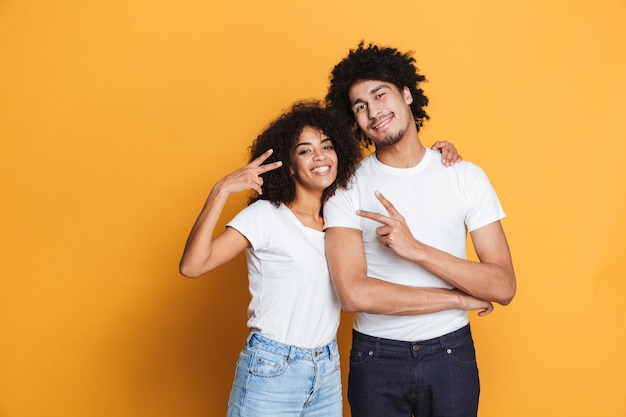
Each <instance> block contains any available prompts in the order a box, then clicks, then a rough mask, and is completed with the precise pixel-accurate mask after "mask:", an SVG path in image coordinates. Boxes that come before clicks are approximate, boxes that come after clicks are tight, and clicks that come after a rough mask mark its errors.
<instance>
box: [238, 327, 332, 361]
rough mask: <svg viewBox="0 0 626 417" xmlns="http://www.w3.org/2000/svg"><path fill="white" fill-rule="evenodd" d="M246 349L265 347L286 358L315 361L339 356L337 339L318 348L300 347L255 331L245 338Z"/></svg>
mask: <svg viewBox="0 0 626 417" xmlns="http://www.w3.org/2000/svg"><path fill="white" fill-rule="evenodd" d="M246 347H247V348H248V349H265V350H269V351H271V352H273V353H276V354H278V355H281V356H284V357H286V358H288V359H304V360H312V361H317V360H320V359H333V358H335V357H337V356H339V348H338V347H337V340H336V339H335V338H333V340H331V341H330V343H329V344H327V345H325V346H321V347H318V348H301V347H297V346H290V345H286V344H284V343H280V342H277V341H275V340H273V339H270V338H268V337H265V336H263V335H261V334H259V333H257V332H250V334H249V335H248V339H247V340H246Z"/></svg>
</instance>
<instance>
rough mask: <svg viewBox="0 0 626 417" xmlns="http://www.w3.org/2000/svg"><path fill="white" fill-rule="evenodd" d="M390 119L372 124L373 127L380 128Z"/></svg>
mask: <svg viewBox="0 0 626 417" xmlns="http://www.w3.org/2000/svg"><path fill="white" fill-rule="evenodd" d="M389 120H390V119H385V120H383V121H382V122H380V123H378V124H377V125H374V129H380V128H381V127H383V126H385V125H386V124H387V123H389Z"/></svg>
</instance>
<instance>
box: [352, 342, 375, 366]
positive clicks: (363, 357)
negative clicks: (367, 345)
mask: <svg viewBox="0 0 626 417" xmlns="http://www.w3.org/2000/svg"><path fill="white" fill-rule="evenodd" d="M372 353H373V352H372V351H371V350H369V349H361V348H360V347H358V346H352V349H350V363H351V364H352V365H360V364H362V363H365V362H366V361H367V360H368V359H369V358H371V357H372Z"/></svg>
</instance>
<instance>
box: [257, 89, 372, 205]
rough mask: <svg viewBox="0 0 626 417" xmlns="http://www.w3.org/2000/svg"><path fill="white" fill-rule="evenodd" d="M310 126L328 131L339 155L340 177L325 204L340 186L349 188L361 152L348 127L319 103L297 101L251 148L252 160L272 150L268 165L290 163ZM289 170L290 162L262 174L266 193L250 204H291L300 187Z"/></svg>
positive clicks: (272, 123)
mask: <svg viewBox="0 0 626 417" xmlns="http://www.w3.org/2000/svg"><path fill="white" fill-rule="evenodd" d="M306 126H309V127H312V128H315V129H319V130H321V131H322V132H324V134H326V136H328V137H329V138H330V139H331V140H332V142H333V147H334V149H335V152H336V153H337V160H338V164H337V178H336V179H335V181H334V182H333V183H332V184H331V185H330V186H329V187H328V188H326V190H324V193H323V195H322V205H323V203H324V202H325V201H326V200H327V199H328V198H329V197H330V196H332V195H333V194H334V193H335V190H336V189H337V187H344V188H345V187H346V186H347V185H348V181H349V180H350V178H351V177H352V174H354V171H355V170H356V166H357V164H358V161H359V159H360V156H361V149H360V147H359V143H358V141H357V140H355V138H354V137H353V136H352V132H351V130H350V127H349V126H348V124H347V123H345V122H344V121H342V120H340V119H339V118H337V117H336V116H335V115H334V114H332V113H331V112H330V111H328V110H327V109H325V108H324V107H323V106H322V103H320V102H319V101H317V100H309V101H299V102H296V103H295V104H293V105H292V107H291V108H290V109H289V110H288V111H287V112H284V113H283V114H282V115H280V116H279V117H278V118H277V119H275V120H274V121H272V122H271V123H270V125H269V127H268V128H267V129H266V130H265V131H264V132H263V133H261V134H260V135H259V136H258V137H257V138H256V139H255V140H254V142H253V143H252V145H251V146H250V161H252V160H254V159H255V158H257V157H259V156H260V155H261V154H263V153H264V152H265V151H267V150H268V149H270V148H271V149H273V150H274V152H273V153H272V155H271V156H270V157H269V158H268V159H267V160H266V161H265V163H272V162H275V161H283V162H286V161H289V160H290V154H291V150H292V149H293V147H294V146H295V144H296V143H297V141H298V139H299V137H300V134H301V133H302V130H303V129H304V128H305V127H306ZM289 168H290V167H289V164H288V163H283V165H282V166H281V167H280V168H278V169H275V170H272V171H268V172H266V173H264V174H262V177H263V186H262V187H261V189H262V191H263V194H261V195H254V196H251V197H249V199H248V204H252V203H253V202H255V201H257V200H267V201H269V202H271V203H273V204H274V205H276V206H279V205H280V204H281V203H284V204H289V203H291V202H292V201H293V200H294V199H295V197H296V194H295V193H296V187H295V184H294V180H293V176H292V175H291V172H290V170H289Z"/></svg>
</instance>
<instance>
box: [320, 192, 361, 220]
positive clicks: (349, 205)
mask: <svg viewBox="0 0 626 417" xmlns="http://www.w3.org/2000/svg"><path fill="white" fill-rule="evenodd" d="M358 209H359V203H358V190H357V189H356V185H355V184H354V183H353V184H352V185H351V186H350V188H348V189H343V188H342V189H338V190H337V191H336V192H335V195H333V196H332V197H330V198H329V199H328V201H327V202H326V204H325V205H324V229H328V228H329V227H349V228H351V229H359V230H361V218H360V217H359V216H357V214H356V211H357V210H358Z"/></svg>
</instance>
